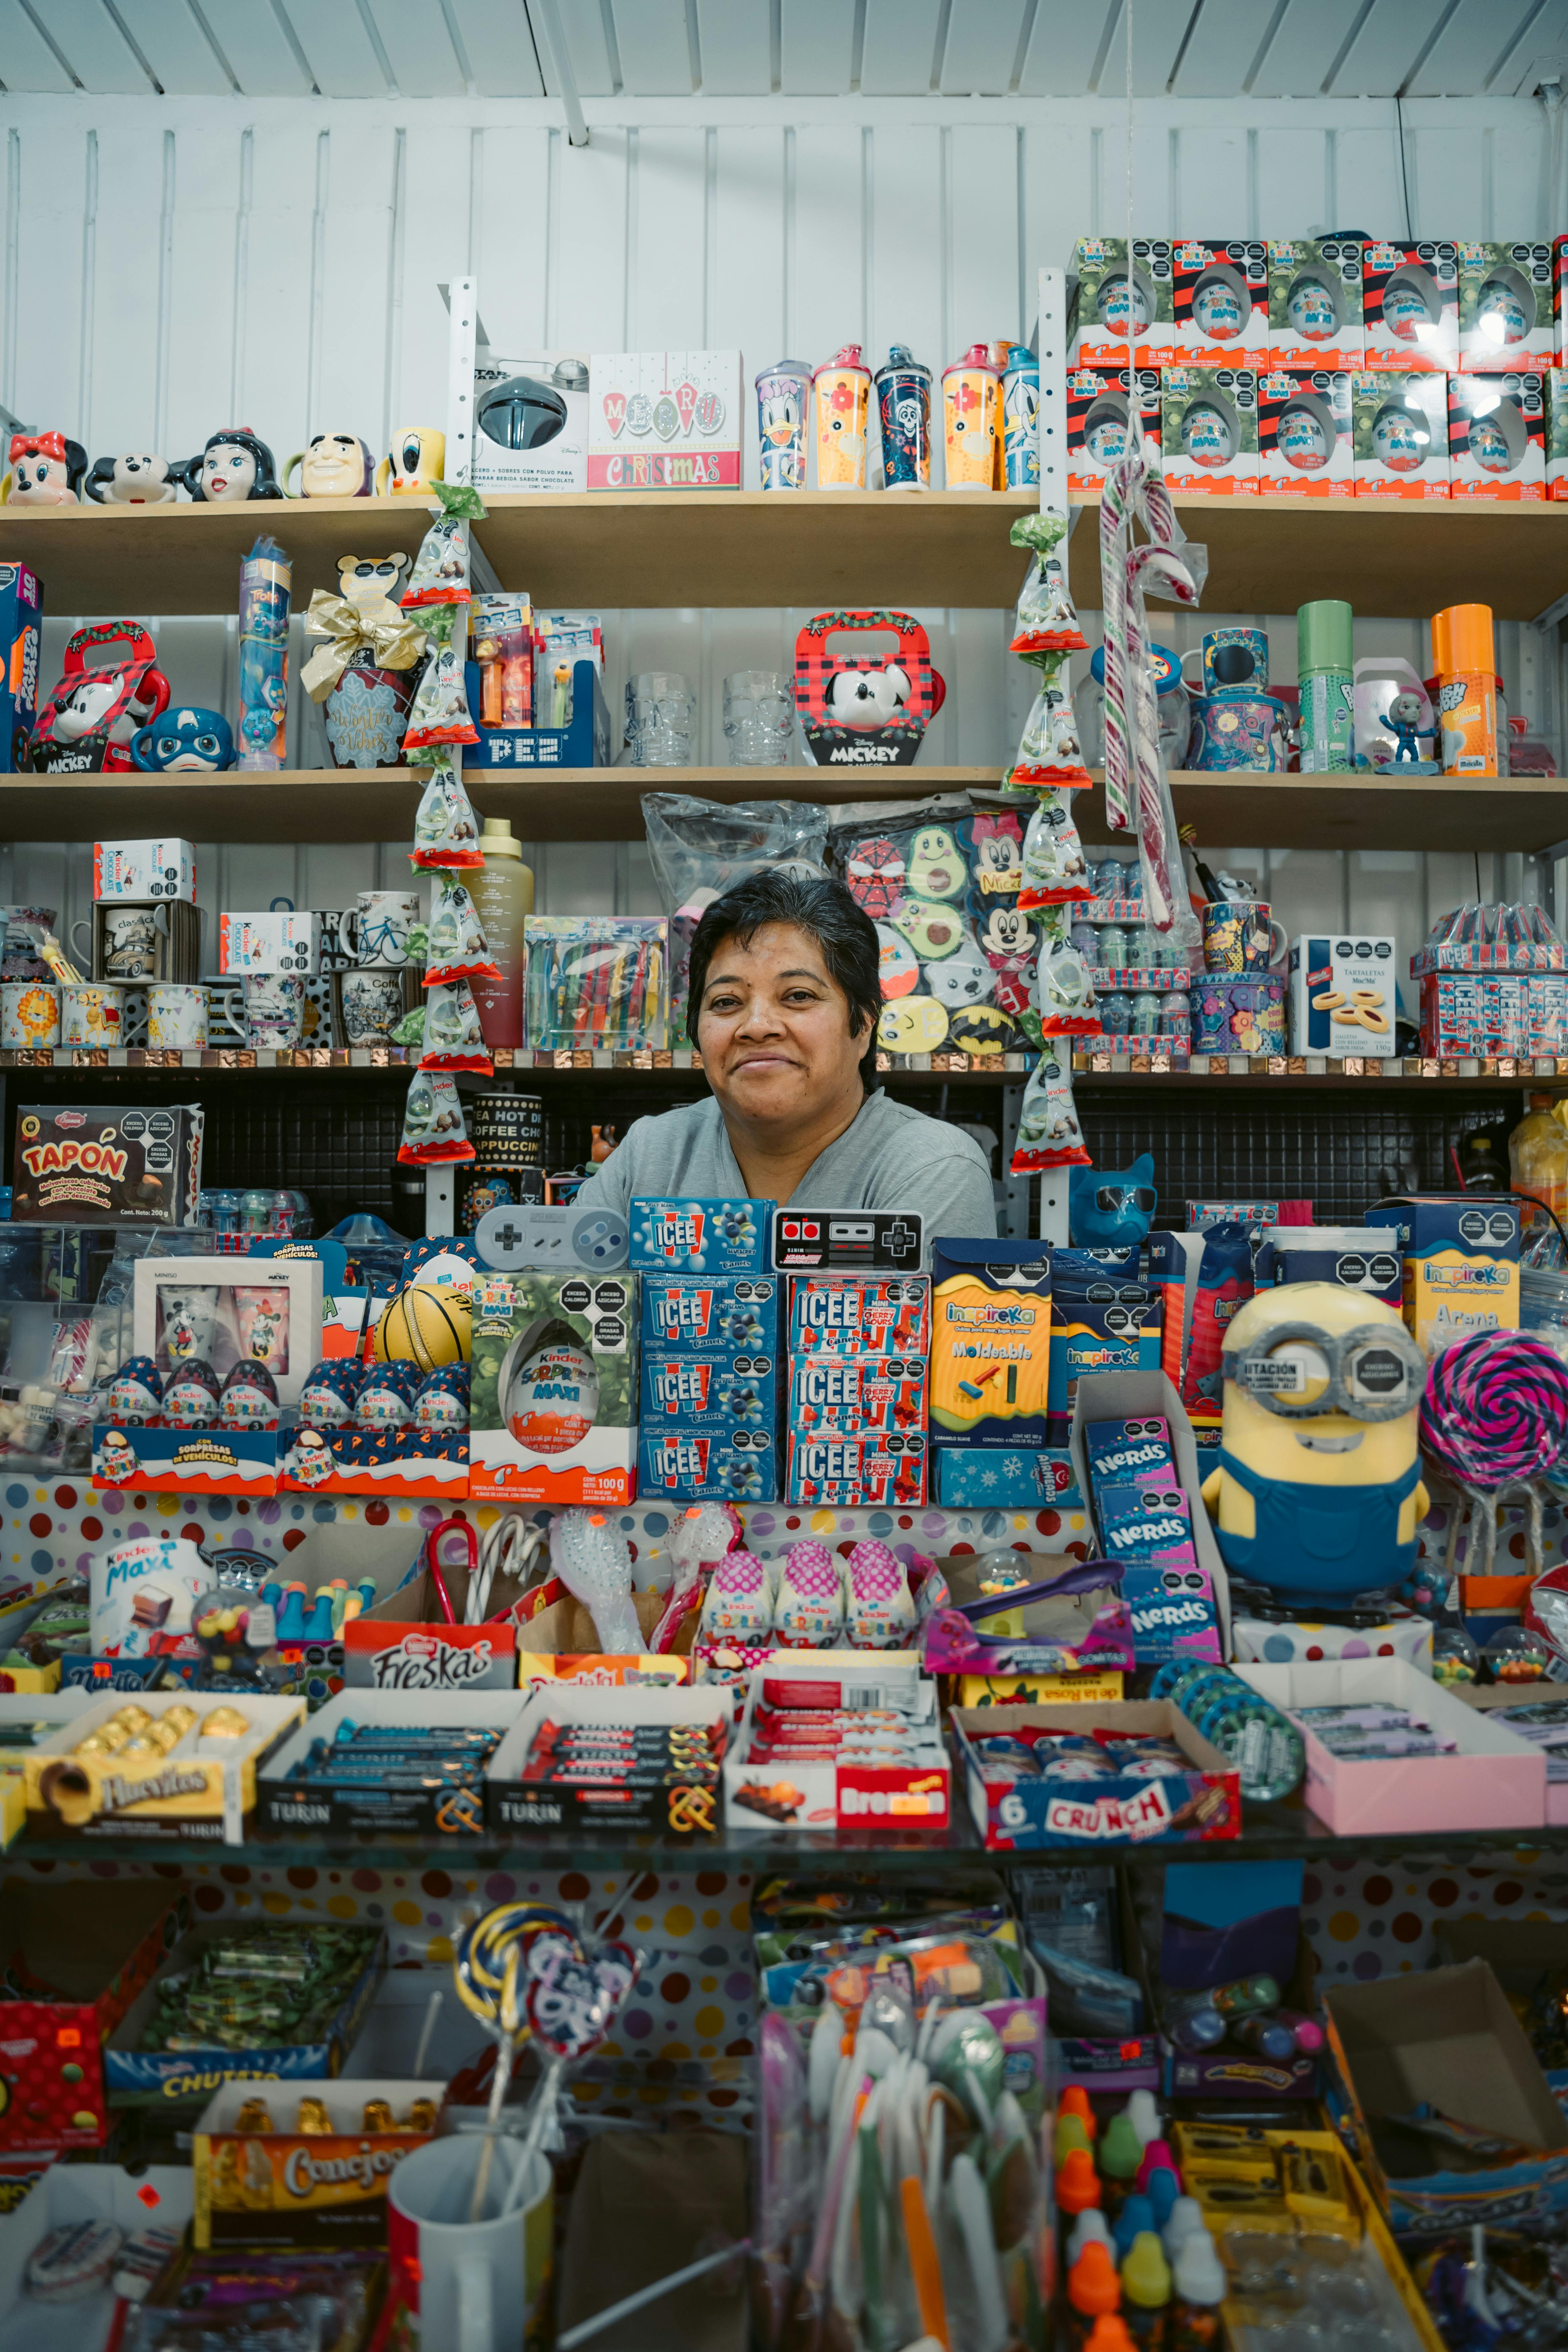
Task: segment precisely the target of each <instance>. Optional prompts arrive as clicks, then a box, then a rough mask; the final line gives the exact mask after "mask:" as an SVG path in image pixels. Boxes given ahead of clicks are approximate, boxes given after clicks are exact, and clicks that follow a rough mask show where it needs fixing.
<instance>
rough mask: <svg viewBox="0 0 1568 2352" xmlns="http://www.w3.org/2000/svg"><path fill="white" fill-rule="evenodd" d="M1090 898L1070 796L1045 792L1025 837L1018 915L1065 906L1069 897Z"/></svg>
mask: <svg viewBox="0 0 1568 2352" xmlns="http://www.w3.org/2000/svg"><path fill="white" fill-rule="evenodd" d="M1088 897H1089V868H1088V866H1086V865H1085V863H1084V856H1083V844H1082V843H1081V842H1080V841H1079V837H1078V825H1077V824H1076V822H1075V820H1074V817H1073V813H1072V801H1071V799H1070V797H1069V795H1068V793H1060V792H1044V793H1041V794H1040V800H1039V806H1038V807H1037V809H1036V811H1035V814H1034V815H1033V816H1032V817H1031V818H1030V819H1029V826H1028V831H1027V832H1026V834H1025V835H1024V878H1023V882H1022V884H1021V885H1020V887H1019V891H1018V912H1019V913H1020V914H1021V915H1026V914H1030V913H1032V912H1033V911H1034V909H1035V908H1037V907H1059V906H1065V905H1066V903H1067V901H1068V899H1069V898H1088Z"/></svg>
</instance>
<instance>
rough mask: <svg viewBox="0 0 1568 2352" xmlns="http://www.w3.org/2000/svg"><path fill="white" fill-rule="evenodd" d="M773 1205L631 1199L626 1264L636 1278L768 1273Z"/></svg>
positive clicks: (771, 1203)
mask: <svg viewBox="0 0 1568 2352" xmlns="http://www.w3.org/2000/svg"><path fill="white" fill-rule="evenodd" d="M773 1205H774V1204H773V1202H772V1201H748V1200H739V1201H634V1202H632V1204H631V1209H630V1212H629V1218H628V1222H629V1223H630V1227H631V1235H630V1249H629V1254H628V1258H627V1263H628V1264H629V1265H630V1266H631V1267H632V1270H633V1272H634V1273H637V1274H703V1275H722V1276H725V1277H726V1278H729V1277H730V1276H735V1275H742V1274H749V1275H758V1274H766V1273H767V1272H768V1270H769V1269H768V1236H769V1233H770V1230H771V1227H772V1223H773Z"/></svg>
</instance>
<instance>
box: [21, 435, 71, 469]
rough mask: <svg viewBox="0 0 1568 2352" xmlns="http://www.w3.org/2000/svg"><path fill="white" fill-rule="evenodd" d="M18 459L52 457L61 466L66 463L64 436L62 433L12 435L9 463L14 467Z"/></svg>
mask: <svg viewBox="0 0 1568 2352" xmlns="http://www.w3.org/2000/svg"><path fill="white" fill-rule="evenodd" d="M18 457H53V458H54V459H56V461H57V462H58V464H59V465H62V466H63V465H65V464H66V463H67V462H68V460H67V457H66V436H65V435H64V434H63V433H13V434H12V436H11V463H12V464H13V465H15V464H16V460H17V458H18Z"/></svg>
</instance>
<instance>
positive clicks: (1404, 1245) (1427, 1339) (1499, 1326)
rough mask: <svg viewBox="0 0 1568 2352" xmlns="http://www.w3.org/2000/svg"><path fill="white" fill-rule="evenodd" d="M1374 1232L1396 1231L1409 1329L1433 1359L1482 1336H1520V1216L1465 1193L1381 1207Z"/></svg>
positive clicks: (1374, 1213)
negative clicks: (1442, 1350) (1503, 1333)
mask: <svg viewBox="0 0 1568 2352" xmlns="http://www.w3.org/2000/svg"><path fill="white" fill-rule="evenodd" d="M1366 1223H1368V1224H1369V1225H1390V1226H1392V1227H1393V1228H1394V1233H1395V1234H1396V1236H1397V1242H1396V1246H1397V1247H1398V1248H1399V1249H1400V1250H1401V1251H1402V1252H1403V1254H1404V1258H1405V1327H1406V1328H1407V1329H1408V1330H1409V1331H1410V1332H1411V1333H1412V1334H1413V1335H1414V1337H1415V1341H1416V1343H1417V1345H1418V1346H1420V1347H1422V1348H1424V1349H1426V1353H1427V1354H1428V1355H1435V1354H1436V1351H1437V1350H1438V1349H1439V1348H1447V1347H1449V1346H1451V1345H1452V1343H1453V1341H1454V1340H1456V1339H1468V1338H1469V1337H1470V1336H1471V1334H1472V1333H1473V1332H1476V1331H1515V1330H1517V1329H1518V1328H1519V1212H1518V1210H1517V1209H1516V1208H1514V1207H1513V1206H1512V1205H1511V1203H1510V1202H1507V1201H1503V1200H1499V1199H1496V1198H1495V1197H1494V1198H1493V1199H1491V1200H1486V1199H1478V1198H1477V1197H1476V1196H1475V1195H1474V1194H1473V1193H1466V1192H1411V1193H1406V1194H1405V1196H1404V1197H1403V1198H1395V1199H1394V1200H1391V1201H1380V1202H1378V1203H1377V1205H1376V1207H1375V1208H1371V1209H1369V1210H1368V1211H1367V1213H1366Z"/></svg>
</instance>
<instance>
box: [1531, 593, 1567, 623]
mask: <svg viewBox="0 0 1568 2352" xmlns="http://www.w3.org/2000/svg"><path fill="white" fill-rule="evenodd" d="M1559 621H1568V596H1559V597H1558V599H1557V601H1556V603H1555V604H1548V606H1547V607H1546V610H1545V612H1544V613H1537V614H1536V616H1535V618H1534V620H1533V621H1531V624H1530V626H1531V628H1532V629H1554V628H1555V627H1556V626H1557V624H1558V622H1559Z"/></svg>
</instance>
